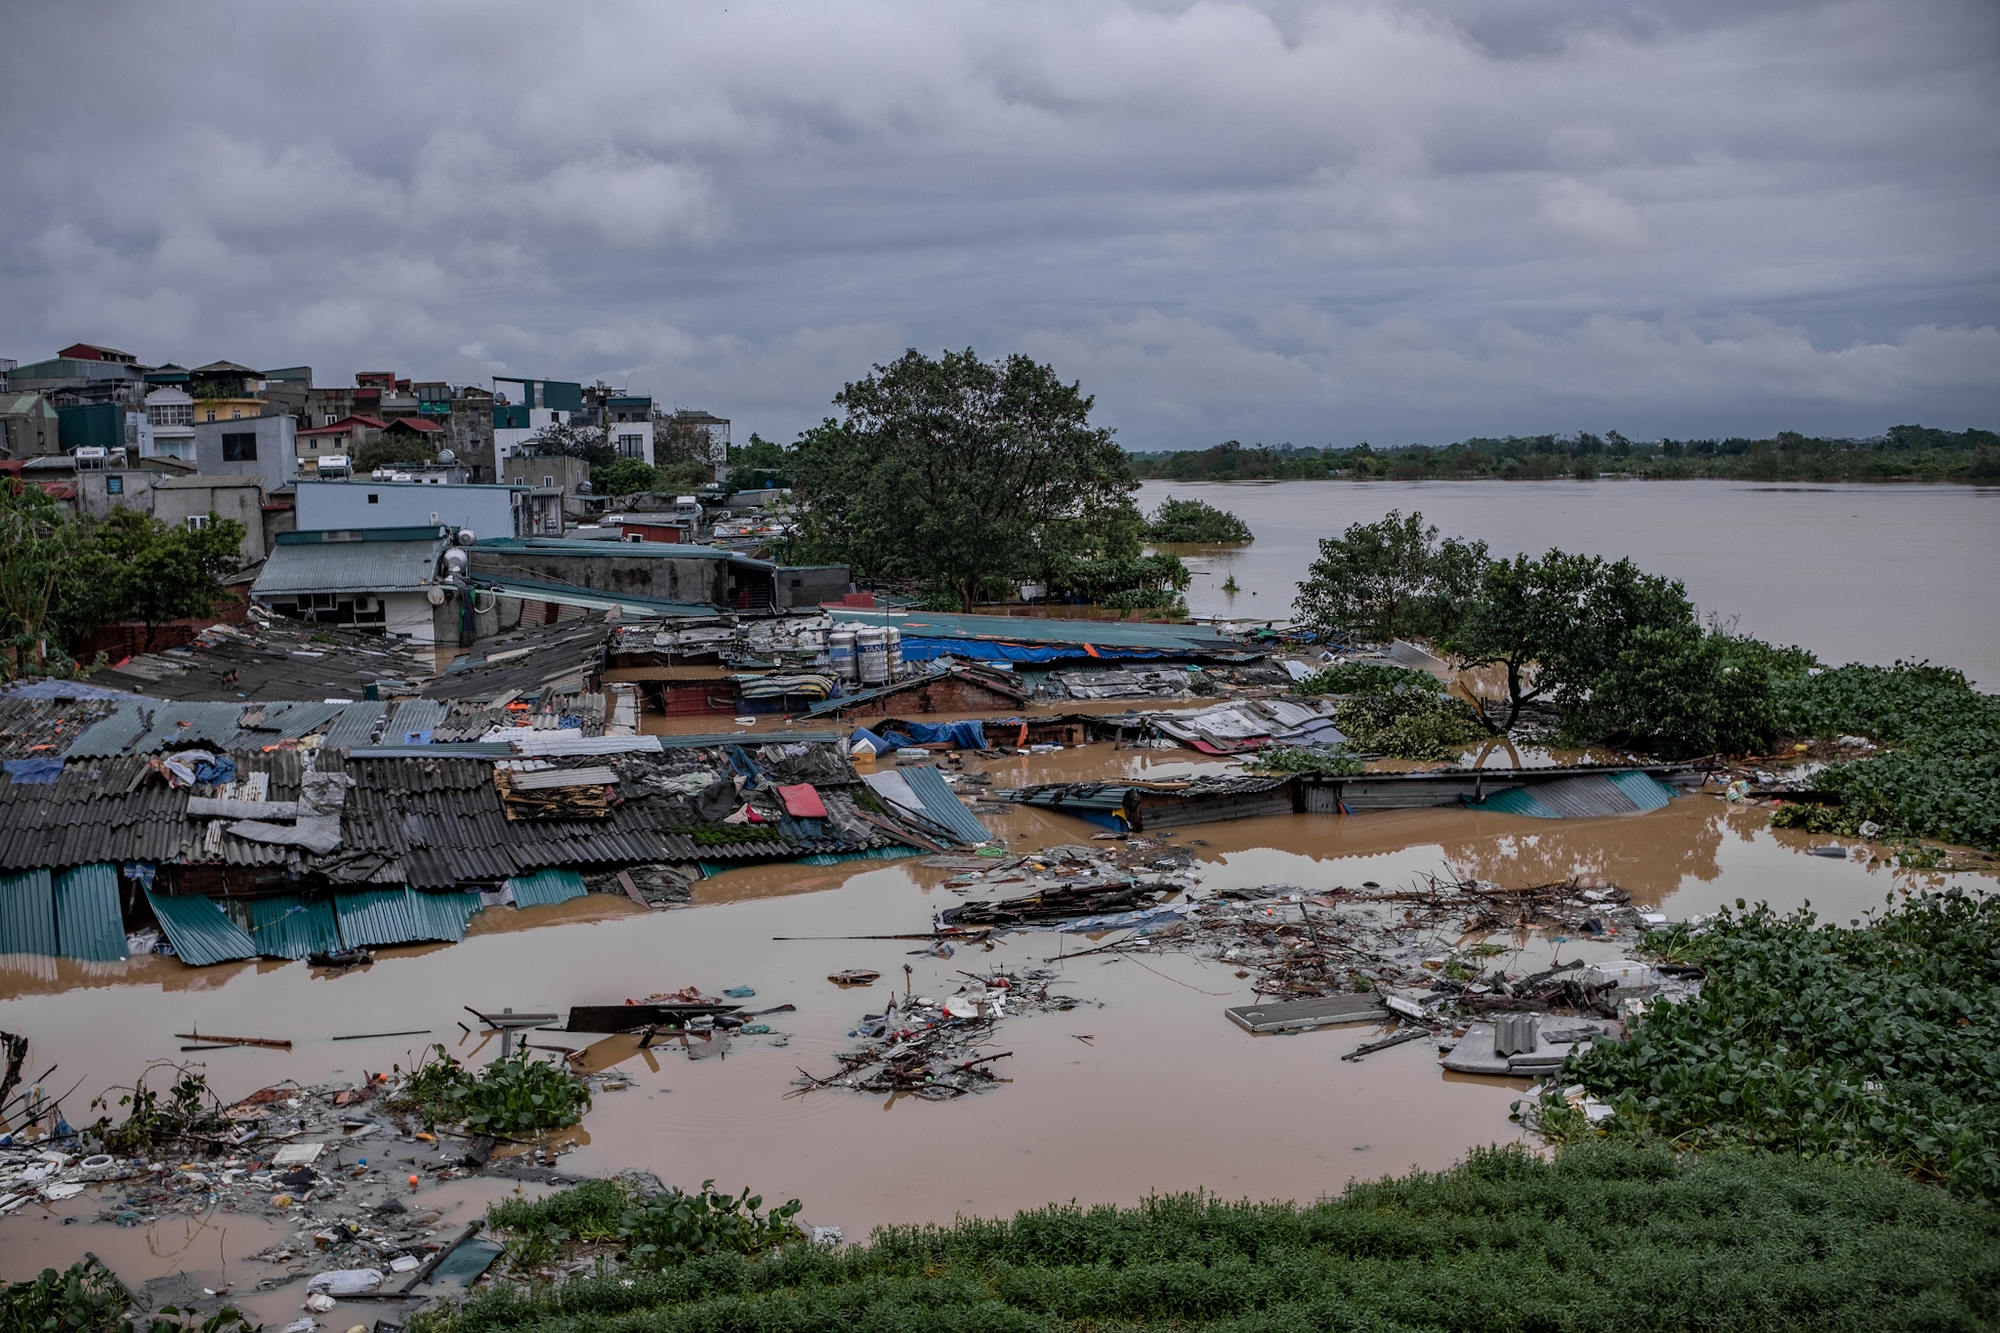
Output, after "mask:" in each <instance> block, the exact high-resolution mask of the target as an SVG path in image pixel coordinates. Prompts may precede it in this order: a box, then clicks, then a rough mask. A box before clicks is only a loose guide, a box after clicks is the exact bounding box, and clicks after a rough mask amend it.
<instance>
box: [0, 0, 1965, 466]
mask: <svg viewBox="0 0 2000 1333" xmlns="http://www.w3.org/2000/svg"><path fill="white" fill-rule="evenodd" d="M8 46H9V48H10V50H11V52H12V58H11V59H10V62H9V64H10V77H9V79H8V80H7V81H6V82H5V84H4V86H0V106H4V109H5V123H6V125H7V127H8V140H9V148H10V151H9V153H8V154H7V159H8V173H7V176H8V180H7V184H6V186H5V188H4V189H0V354H4V355H10V356H14V357H17V358H20V359H23V360H26V359H31V358H36V357H40V356H44V355H47V354H48V353H50V352H52V351H53V350H54V349H55V348H57V347H60V346H63V345H66V344H67V343H69V342H71V341H74V340H77V339H87V340H90V341H97V342H107V343H111V344H114V345H117V346H121V347H125V348H128V349H129V350H132V351H134V352H137V353H139V354H140V356H141V358H142V359H145V360H152V361H158V360H166V359H174V360H178V361H182V362H184V363H194V364H198V363H200V362H202V361H207V360H210V359H214V358H220V357H227V358H230V359H234V360H241V361H248V362H252V363H257V364H261V365H272V366H275V365H285V364H294V363H298V362H306V363H309V364H311V365H312V366H314V368H315V370H316V373H317V377H318V378H319V379H320V380H321V382H345V381H346V379H347V378H348V376H350V375H351V374H352V372H353V371H355V370H357V369H371V368H383V369H386V368H396V369H399V370H402V371H404V372H406V373H407V372H410V371H414V372H417V373H418V374H419V375H420V376H423V377H437V378H450V379H454V380H461V381H475V380H483V379H484V378H485V377H487V376H489V375H492V374H495V373H521V372H527V373H535V374H546V375H551V376H563V377H574V378H585V379H592V378H597V377H603V378H607V379H609V380H611V381H613V382H622V383H628V384H629V385H630V386H631V387H633V388H634V389H639V390H650V391H651V392H653V393H654V394H655V395H657V396H659V397H661V398H663V399H665V400H668V401H670V402H677V403H680V404H683V405H691V406H703V407H709V408H711V409H714V410H719V411H723V412H725V413H726V414H727V415H730V416H732V417H734V418H735V419H736V421H737V422H738V423H739V431H745V430H748V429H751V428H754V429H757V430H760V431H762V432H764V433H765V434H767V435H782V436H785V437H789V435H790V434H791V433H792V432H793V431H795V430H797V429H798V428H800V427H801V426H804V425H807V424H810V423H811V422H813V421H815V420H817V419H818V418H819V417H820V416H822V415H824V414H825V413H826V412H827V411H828V410H830V409H829V408H828V405H827V399H828V398H829V396H830V395H831V394H832V392H833V391H834V390H835V389H836V388H837V387H838V386H839V384H840V382H841V381H843V380H845V379H850V378H853V377H855V376H856V375H857V374H859V373H860V372H861V371H863V370H864V369H865V368H866V366H867V364H868V363H869V362H870V361H874V360H880V359H883V358H886V357H889V356H892V355H894V354H895V353H897V352H898V351H900V350H901V349H902V348H904V347H906V346H910V345H915V346H919V347H923V348H925V349H928V350H933V351H934V350H936V349H939V348H942V347H945V346H952V347H963V346H966V345H971V346H974V347H977V348H978V349H979V350H980V351H982V352H985V353H988V354H994V353H998V352H1002V351H1007V350H1014V349H1019V350H1024V351H1027V352H1030V353H1033V354H1034V355H1036V356H1037V357H1040V358H1044V359H1048V360H1052V361H1053V362H1055V364H1056V365H1057V367H1058V368H1059V369H1060V370H1061V371H1062V372H1063V373H1064V374H1065V375H1066V376H1073V377H1079V378H1081V379H1082V380H1083V381H1084V384H1085V386H1086V388H1088V389H1090V390H1092V391H1094V392H1095V393H1096V394H1097V396H1098V402H1099V408H1100V412H1101V414H1102V415H1103V417H1104V418H1105V419H1106V420H1107V421H1108V422H1110V423H1112V424H1114V425H1116V426H1118V427H1119V429H1120V437H1121V439H1123V440H1124V442H1125V443H1126V444H1127V446H1128V447H1131V448H1139V449H1146V448H1179V447H1189V446H1202V445H1207V444H1211V443H1214V442H1215V441H1216V440H1218V439H1221V438H1224V437H1232V436H1233V437H1239V438H1242V439H1244V440H1251V439H1259V440H1265V441H1271V442H1276V441H1280V440H1290V441H1293V442H1296V443H1299V444H1323V443H1328V442H1332V443H1336V444H1342V445H1345V444H1351V443H1354V442H1356V441H1358V440H1361V439H1364V438H1366V439H1370V440H1373V441H1377V442H1383V443H1386V442H1389V441H1391V440H1394V439H1401V440H1404V441H1409V440H1411V439H1423V440H1430V441H1439V440H1444V439H1449V438H1456V437H1459V436H1463V435H1467V434H1473V433H1505V432H1509V431H1514V432H1524V433H1525V432H1535V431H1544V430H1568V429H1591V430H1600V431H1601V430H1605V429H1612V428H1616V429H1619V430H1622V431H1624V432H1625V433H1626V434H1628V435H1631V436H1634V437H1640V438H1650V437H1653V436H1657V435H1660V434H1672V435H1695V434H1712V433H1736V432H1765V431H1771V430H1776V429H1780V428H1787V427H1789V428H1797V429H1803V430H1809V431H1824V432H1829V433H1839V434H1868V433H1873V432H1875V431H1878V430H1880V429H1881V428H1883V427H1884V426H1886V425H1889V424H1891V423H1893V422H1897V421H1908V420H1921V421H1923V422H1925V423H1927V424H1934V425H1939V426H1947V427H1952V428H1958V427H1963V426H1966V425H1981V426H1987V427H1991V426H1994V425H1996V424H2000V331H1996V328H1995V323H1996V319H2000V314H1996V311H2000V280H1996V279H1997V278H2000V245H1996V241H1995V237H1996V235H2000V231H1996V227H1995V223H1994V218H1995V217H1996V216H1997V215H2000V209H1996V206H1995V205H1996V202H2000V152H1997V151H1996V147H2000V114H1996V102H2000V95H1996V91H1995V90H1996V88H2000V79H1996V77H1995V76H1996V73H2000V7H1996V6H1994V5H1992V4H1991V3H1990V0H1976V2H1973V3H1948V2H1944V3H1931V2H1928V0H1896V2H1884V3H1846V4H1816V3H1790V4H1784V3H1773V4H1761V5H1743V4H1737V3H1730V4H1724V3H1689V4H1648V3H1632V4H1625V5H1618V4H1609V5H1607V4H1603V3H1599V2H1597V0H1513V2H1509V0H1492V2H1490V3H1489V2H1488V0H1441V2H1440V3H1435V4H1430V5H1419V4H1406V5H1390V4H1383V5H1359V4H1357V5H1347V4H1326V5H1317V4H1304V3H1300V4H1273V5H1267V6H1263V7H1258V6H1254V5H1229V4H1214V5H1208V4H1203V5H1168V4H1160V5H1146V4H1137V3H1122V4H1121V3H1088V2H1087V0H1086V2H1084V3H1077V2H1075V0H1065V2H1064V3H1056V4H1047V5H1034V4H1024V3H1021V2H1020V0H1008V3H1004V4H990V5H978V4H954V5H919V4H907V5H900V6H894V5H873V4H824V3H801V4H796V5H785V4H757V3H748V4H746V3H741V2H740V0H731V2H730V3H728V4H727V6H726V7H725V6H723V5H721V4H675V5H656V4H633V5H627V6H619V5H598V6H586V7H581V8H574V9H565V8H563V7H550V6H547V5H525V4H524V5H508V4H479V5H473V4H431V5H409V4H396V5H381V6H378V7H369V6H365V5H339V6H309V5H303V4H281V3H257V4H243V5H235V6H231V5H220V4H210V5H201V6H177V5H154V4H133V5H129V6H119V5H104V6H56V5H40V6H29V5H18V6H13V7H11V8H10V14H9V19H8Z"/></svg>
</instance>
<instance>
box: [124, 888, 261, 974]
mask: <svg viewBox="0 0 2000 1333" xmlns="http://www.w3.org/2000/svg"><path fill="white" fill-rule="evenodd" d="M146 901H147V902H149V903H151V904H152V906H153V915H154V916H156V917H158V918H159V921H160V928H161V929H162V930H164V931H166V932H167V940H168V942H169V943H171V944H172V945H173V946H174V953H175V954H176V955H177V956H179V958H180V960H181V961H182V962H183V963H186V964H187V965H188V966H189V967H208V966H209V965H211V964H214V963H227V962H232V961H234V960H235V959H238V958H255V957H256V956H257V945H256V942H255V941H253V940H252V939H251V938H250V936H249V935H247V934H246V933H244V930H243V927H241V926H239V925H237V924H236V923H235V922H234V921H232V920H230V919H229V916H228V914H227V913H225V912H224V911H223V910H222V905H221V904H220V903H218V902H216V901H215V900H214V899H213V898H204V897H202V896H201V895H200V894H189V895H185V896H176V895H171V894H163V893H155V892H153V891H152V890H151V889H147V890H146Z"/></svg>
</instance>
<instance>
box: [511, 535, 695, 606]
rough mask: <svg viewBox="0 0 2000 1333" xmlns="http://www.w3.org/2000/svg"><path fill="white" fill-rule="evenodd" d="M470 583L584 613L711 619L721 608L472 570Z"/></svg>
mask: <svg viewBox="0 0 2000 1333" xmlns="http://www.w3.org/2000/svg"><path fill="white" fill-rule="evenodd" d="M576 544H577V545H578V546H610V547H613V548H615V549H617V550H621V551H636V550H638V549H639V547H638V545H637V544H635V543H629V542H578V543H576ZM472 582H473V585H474V586H475V587H477V588H478V589H479V590H480V591H481V592H491V593H498V594H500V595H501V596H503V597H525V598H532V599H533V600H535V601H541V602H550V603H553V604H555V605H557V606H580V607H583V608H584V609H585V610H587V611H608V610H610V609H611V608H612V607H614V606H616V607H620V608H622V609H624V610H626V611H629V612H634V613H641V612H643V613H644V614H646V615H653V616H712V615H714V614H716V612H717V611H718V610H719V609H720V608H718V607H716V606H715V605H713V604H712V603H709V602H670V601H667V600H666V599H665V598H661V597H640V596H637V595H633V594H626V593H615V592H593V591H591V590H590V589H588V588H578V587H574V586H572V585H568V584H560V583H544V582H542V581H540V580H538V579H521V578H512V577H505V578H502V577H498V576H496V575H492V574H481V573H479V572H477V571H474V573H473V575H472Z"/></svg>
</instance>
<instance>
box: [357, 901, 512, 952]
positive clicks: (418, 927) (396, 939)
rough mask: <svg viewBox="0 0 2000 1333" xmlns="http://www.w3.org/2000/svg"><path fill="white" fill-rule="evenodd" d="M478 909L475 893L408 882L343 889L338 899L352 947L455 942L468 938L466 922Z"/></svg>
mask: <svg viewBox="0 0 2000 1333" xmlns="http://www.w3.org/2000/svg"><path fill="white" fill-rule="evenodd" d="M478 910H479V899H478V898H477V897H475V896H474V895H472V894H469V893H418V892H417V891H416V890H415V889H412V888H409V887H407V886H406V887H404V888H400V889H370V890H365V891H363V892H361V893H343V894H341V895H339V896H338V897H336V898H335V899H334V912H335V914H336V915H337V916H339V918H340V938H341V940H342V942H344V943H345V944H346V945H347V947H348V948H350V949H358V948H364V947H366V946H368V945H373V944H417V943H421V942H423V941H426V940H446V941H449V942H451V943H454V944H455V943H457V942H458V941H459V940H462V939H464V938H465V923H466V922H468V921H470V920H471V919H472V914H473V913H474V912H477V911H478Z"/></svg>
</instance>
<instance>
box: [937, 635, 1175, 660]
mask: <svg viewBox="0 0 2000 1333" xmlns="http://www.w3.org/2000/svg"><path fill="white" fill-rule="evenodd" d="M1093 649H1094V650H1095V651H1092V650H1093ZM1187 655H1188V654H1187V653H1186V652H1180V653H1171V654H1170V653H1165V652H1162V651H1160V650H1159V649H1157V648H1111V647H1106V646H1105V645H1104V644H1101V643H1098V644H1092V645H1090V647H1088V648H1086V647H1085V646H1084V645H1083V644H1080V643H1073V644H1071V643H1065V644H1053V645H1051V644H1033V645H1030V644H1025V643H996V642H994V641H992V640H990V639H921V638H905V639H904V640H903V660H904V661H905V662H929V661H931V660H933V659H934V658H939V657H960V658H964V659H966V660H967V661H972V662H1060V661H1066V660H1068V659H1070V658H1077V657H1081V658H1096V657H1102V658H1113V657H1116V658H1121V659H1124V658H1135V657H1168V656H1175V657H1186V656H1187Z"/></svg>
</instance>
